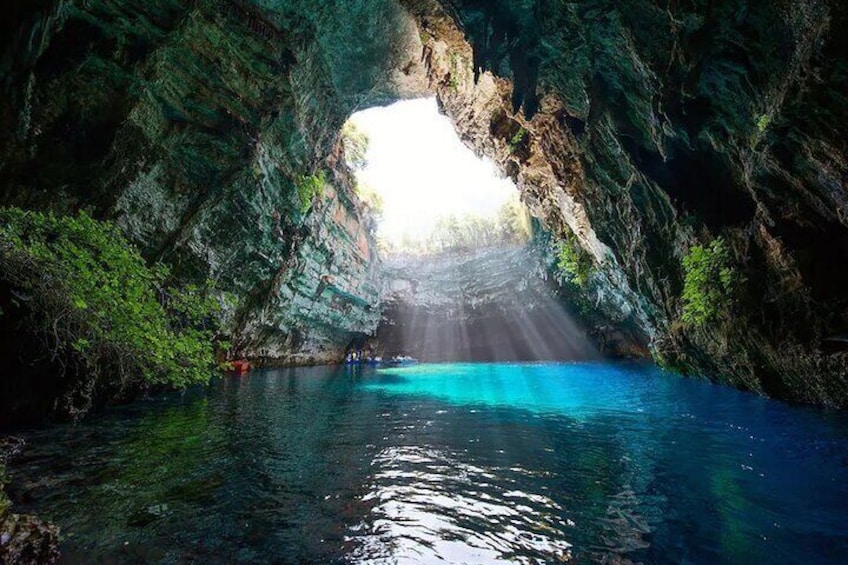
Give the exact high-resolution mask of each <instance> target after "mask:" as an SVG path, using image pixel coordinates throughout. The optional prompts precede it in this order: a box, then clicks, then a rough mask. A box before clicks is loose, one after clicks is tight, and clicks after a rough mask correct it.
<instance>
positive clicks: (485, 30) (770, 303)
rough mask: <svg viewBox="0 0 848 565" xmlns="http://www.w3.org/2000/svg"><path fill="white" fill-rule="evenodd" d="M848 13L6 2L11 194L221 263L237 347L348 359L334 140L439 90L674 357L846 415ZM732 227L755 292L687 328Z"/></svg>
mask: <svg viewBox="0 0 848 565" xmlns="http://www.w3.org/2000/svg"><path fill="white" fill-rule="evenodd" d="M754 4H756V5H754ZM846 9H847V8H846V7H845V6H844V3H842V2H837V1H835V0H833V1H826V0H804V1H802V0H782V1H780V2H771V3H767V2H759V3H750V2H744V1H742V0H736V1H732V0H724V1H719V2H716V1H707V0H703V1H699V0H692V1H688V2H671V3H669V2H666V1H662V2H660V1H653V0H622V1H616V2H612V1H592V2H572V3H566V2H552V1H550V0H492V1H488V0H487V1H483V0H444V1H443V2H437V1H435V0H433V1H420V0H415V1H413V0H398V1H395V0H353V1H350V2H308V1H306V0H296V1H292V2H280V1H271V0H261V1H260V0H238V1H236V0H232V1H224V0H197V1H195V2H181V1H176V0H155V1H151V2H144V3H140V2H129V1H127V0H89V1H87V2H80V1H74V0H42V1H40V2H22V1H19V2H13V3H12V6H11V7H10V8H8V10H7V12H6V13H7V16H8V17H7V18H4V22H3V24H2V26H3V36H2V42H3V43H2V44H3V58H2V61H0V69H2V71H0V72H1V73H2V77H3V84H2V89H3V96H2V97H0V120H2V128H3V129H2V134H0V155H2V157H0V159H1V160H0V201H2V202H3V203H6V204H17V205H23V206H30V207H36V208H51V209H57V210H69V209H76V208H81V207H83V208H87V209H90V210H91V211H93V212H94V213H96V214H97V215H99V216H100V217H107V218H112V219H114V220H115V221H116V222H117V223H118V224H119V225H121V226H122V227H123V228H124V230H125V231H126V232H127V233H128V234H129V235H130V236H131V237H132V238H133V239H134V241H135V242H136V243H137V244H138V245H139V246H140V247H141V248H142V249H143V250H144V251H145V253H146V255H147V256H148V257H149V258H150V259H162V260H165V261H167V262H169V263H171V264H173V265H174V267H175V268H176V270H177V271H178V272H180V273H182V274H184V275H186V276H188V277H194V278H198V279H200V278H206V277H212V278H214V279H217V280H218V281H219V284H220V285H221V286H222V287H223V288H224V289H226V290H230V291H232V292H234V293H235V294H236V295H237V296H238V297H239V298H240V302H239V306H238V308H237V309H236V310H235V311H234V312H232V315H233V328H234V332H235V335H236V341H237V343H238V344H239V346H240V347H241V348H242V350H243V351H244V352H245V353H248V354H251V355H255V356H264V357H268V358H273V359H277V360H280V361H282V362H309V361H321V360H332V359H336V358H338V357H339V356H340V354H341V352H342V351H343V350H344V347H345V345H346V344H347V342H348V341H349V340H350V339H351V338H352V337H353V336H356V335H361V334H363V333H368V332H370V331H373V329H374V328H375V327H376V325H377V323H378V321H379V308H378V304H379V301H380V297H379V288H380V281H379V271H380V266H379V261H378V259H377V257H376V253H375V251H374V245H373V240H372V238H371V236H370V229H369V223H368V219H367V218H366V217H365V215H364V214H363V212H362V208H361V206H360V205H359V203H358V201H357V199H356V197H355V196H354V195H353V194H352V191H351V188H350V184H351V183H350V179H349V173H348V172H347V171H345V170H344V167H343V165H342V164H341V159H339V153H338V145H337V134H338V131H339V129H340V126H341V124H342V123H343V121H344V119H345V118H346V117H347V116H348V115H350V113H352V112H353V111H355V110H357V109H362V108H364V107H367V106H370V105H374V104H381V103H386V102H389V101H391V100H395V99H398V98H403V97H412V96H419V95H422V94H424V93H426V92H431V93H435V94H436V96H437V98H438V100H439V102H440V105H441V107H442V108H443V109H444V111H445V113H446V114H447V115H448V116H449V117H450V118H451V119H452V120H453V122H454V124H455V125H456V128H457V131H458V132H459V134H460V135H461V136H462V137H463V139H464V140H465V141H466V142H467V143H468V144H469V145H470V146H472V147H473V148H474V149H475V150H476V151H478V152H479V153H481V154H486V155H488V156H490V157H491V158H493V159H494V160H495V161H496V162H497V163H498V164H499V165H500V166H501V167H502V169H503V170H504V172H505V173H506V174H508V175H509V176H510V177H512V178H513V179H515V180H516V182H517V184H518V186H519V187H520V189H521V190H522V195H523V198H524V200H525V201H526V202H527V203H528V205H529V206H530V208H531V210H532V212H533V214H534V215H535V216H536V217H538V218H539V219H540V220H541V221H542V224H543V226H544V227H545V229H546V230H547V231H548V232H550V233H552V234H553V235H554V236H555V237H565V236H566V235H568V234H569V233H573V234H574V236H575V237H576V239H577V241H579V243H580V245H581V246H582V247H583V248H584V249H585V250H586V251H587V252H588V253H590V254H591V256H592V257H593V260H594V263H595V270H594V273H593V275H592V276H591V278H590V281H589V283H588V285H587V286H586V288H585V289H584V293H585V298H586V300H588V301H589V303H591V304H593V305H594V306H595V308H597V310H598V311H599V312H601V313H603V316H605V317H606V318H607V320H609V321H610V324H612V325H622V326H628V327H639V328H641V331H642V333H643V334H644V336H645V338H644V341H645V342H646V343H650V345H651V347H652V349H653V351H654V352H655V353H657V354H658V355H659V356H661V358H662V359H663V360H665V361H666V362H668V363H670V364H673V365H675V366H678V367H680V368H683V369H687V370H691V371H693V372H697V373H702V374H707V375H709V376H711V377H713V378H716V379H718V380H721V381H723V382H727V383H730V384H733V385H735V386H739V387H742V388H748V389H751V390H755V391H758V392H761V393H768V394H771V395H775V396H781V397H785V398H793V399H798V400H803V401H808V402H816V403H823V404H829V405H844V404H845V402H846V401H848V400H846V399H848V394H846V388H848V386H846V381H847V380H848V371H846V353H845V351H844V349H841V348H840V347H833V346H831V345H828V347H827V348H825V349H822V348H821V346H820V344H821V343H822V341H823V340H824V339H826V338H827V337H829V336H831V335H837V334H841V333H844V332H845V331H846V326H848V312H846V307H848V268H846V266H845V265H848V191H846V178H848V164H846V155H847V154H848V147H846V141H845V138H844V136H843V135H842V132H841V131H840V127H841V126H842V125H843V124H845V123H848V101H846V99H845V93H846V92H848V60H847V59H848V56H846V51H848V45H846V41H848V38H846V36H845V34H844V33H841V31H842V30H844V29H845V26H846V23H848V16H847V15H846ZM516 110H518V112H517V113H516ZM322 169H326V170H327V172H328V175H327V176H328V180H329V186H328V188H327V190H326V191H325V195H324V197H323V198H319V199H317V200H316V202H315V203H314V204H313V206H312V209H311V211H309V212H308V213H302V212H301V209H300V206H299V203H298V199H297V194H296V192H297V191H296V188H295V185H296V181H297V179H298V178H299V177H301V176H302V175H309V174H314V173H316V172H318V171H319V170H322ZM719 236H721V237H723V238H724V239H725V240H726V241H727V242H728V244H729V247H730V249H731V253H732V256H733V260H734V262H735V264H736V265H737V266H738V268H739V269H740V272H741V273H742V275H743V276H744V284H742V286H741V288H740V290H739V296H738V297H737V298H736V302H735V304H734V305H733V308H732V310H731V311H730V312H728V313H727V315H726V316H725V317H724V318H723V320H722V321H718V322H716V323H713V324H710V325H708V326H706V327H702V328H694V327H691V326H687V325H686V324H683V323H682V322H681V307H682V303H681V294H682V288H683V268H682V265H681V263H682V258H683V257H684V255H685V253H686V251H687V249H688V248H689V247H690V246H692V245H694V244H697V243H701V244H704V243H708V242H709V241H711V240H712V239H713V238H716V237H719ZM827 343H828V344H830V343H831V342H827Z"/></svg>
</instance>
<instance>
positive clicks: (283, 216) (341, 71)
mask: <svg viewBox="0 0 848 565" xmlns="http://www.w3.org/2000/svg"><path fill="white" fill-rule="evenodd" d="M6 16H7V17H4V23H3V31H4V33H3V36H2V50H3V51H2V52H3V58H2V60H1V61H0V76H2V86H1V87H2V90H3V95H2V97H0V124H2V133H0V203H3V204H12V205H19V206H23V207H29V208H37V209H53V210H57V211H60V212H62V211H67V210H74V209H78V208H86V209H88V210H89V211H90V212H92V213H93V214H94V215H95V216H97V217H100V218H107V219H112V220H114V221H115V222H117V224H118V225H119V226H121V227H122V228H123V230H124V231H125V232H126V233H127V234H128V235H129V236H130V237H131V239H132V240H133V241H134V242H135V243H136V244H137V245H138V246H139V248H140V249H141V250H142V251H143V252H144V254H145V255H146V257H147V258H149V259H150V260H151V261H158V260H161V261H165V262H167V263H169V264H171V265H172V266H173V267H174V270H175V272H176V273H177V274H178V275H180V276H181V277H184V278H188V279H196V280H203V279H207V278H211V279H213V280H215V281H216V282H217V284H218V286H219V288H221V289H222V290H223V291H227V292H228V293H231V294H232V295H233V296H235V297H236V304H235V305H234V307H233V309H232V311H231V312H229V316H230V319H231V322H232V328H233V332H234V335H233V341H234V343H235V344H236V346H237V347H236V348H237V350H238V351H239V352H240V353H243V354H247V355H250V356H253V357H262V358H268V359H271V358H273V359H274V360H275V361H278V362H297V363H306V362H323V361H331V360H335V359H338V358H340V357H341V356H342V354H343V351H344V348H345V347H346V345H347V343H348V342H349V341H350V339H351V338H352V337H353V336H355V335H358V334H360V333H362V332H369V331H372V330H373V329H374V328H375V327H376V324H377V322H378V320H379V314H378V313H377V312H376V311H375V308H376V307H377V305H378V303H379V298H378V294H377V293H378V288H379V282H378V278H377V273H378V270H379V263H378V261H377V257H376V253H375V246H374V241H373V238H372V235H371V231H372V229H371V227H370V224H369V219H368V218H367V217H366V216H365V215H364V214H363V211H362V206H361V205H360V203H359V202H358V199H357V198H356V196H355V195H354V194H353V191H352V188H351V182H350V175H349V174H348V172H347V171H346V170H345V167H344V165H343V164H342V160H341V159H340V158H339V155H338V147H337V144H338V132H339V130H340V128H341V125H342V123H343V122H344V120H345V119H346V118H347V116H348V115H349V114H350V113H351V112H352V111H353V110H354V109H356V108H358V107H360V106H362V105H366V106H367V105H371V104H376V103H381V102H385V101H390V100H396V99H398V98H400V97H404V96H416V95H418V94H420V93H421V92H422V88H423V87H422V86H421V85H422V84H423V68H422V66H421V65H420V42H418V38H417V34H416V33H414V29H415V27H414V22H413V21H412V19H411V18H410V17H409V15H408V14H406V13H405V12H404V11H403V10H402V9H401V8H400V7H399V6H397V5H396V4H395V3H394V2H391V1H389V0H367V1H366V0H363V1H357V2H338V3H329V4H326V5H324V3H314V2H309V1H300V2H285V3H279V2H262V1H258V0H257V1H255V2H251V1H246V0H234V1H230V0H195V1H192V2H183V1H180V0H153V1H150V2H129V1H126V0H93V1H90V0H85V1H81V0H80V1H76V0H55V1H41V2H17V1H15V2H13V3H12V8H11V9H10V10H9V11H7V14H6ZM416 42H417V43H416ZM351 46H355V47H356V48H355V49H351ZM322 172H323V174H324V175H325V176H326V179H327V186H326V188H325V190H324V194H323V197H316V198H314V199H313V200H314V201H313V203H312V206H311V207H309V206H308V205H309V203H308V202H306V203H305V204H306V208H305V207H304V203H303V202H302V199H301V196H300V194H299V190H298V184H299V183H301V182H302V180H303V179H304V178H309V177H310V176H312V175H315V176H316V177H317V176H318V175H320V174H322Z"/></svg>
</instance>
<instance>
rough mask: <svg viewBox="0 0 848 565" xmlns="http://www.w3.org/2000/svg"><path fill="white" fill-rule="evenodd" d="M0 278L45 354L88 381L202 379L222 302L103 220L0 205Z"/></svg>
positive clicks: (179, 383) (119, 383) (123, 383)
mask: <svg viewBox="0 0 848 565" xmlns="http://www.w3.org/2000/svg"><path fill="white" fill-rule="evenodd" d="M0 278H2V279H4V280H5V281H6V282H7V283H8V284H9V285H10V286H11V287H12V288H13V289H15V294H14V296H16V297H17V298H16V300H18V301H19V305H21V306H22V307H24V306H25V308H26V310H27V311H28V312H29V315H28V318H27V324H28V325H29V326H30V327H31V329H32V330H33V331H34V332H36V333H38V334H39V335H42V336H43V338H44V343H45V346H46V348H47V350H48V351H47V353H48V354H49V355H52V357H53V359H54V360H56V361H58V362H59V363H61V364H62V365H63V366H68V365H71V366H73V367H74V368H75V369H76V370H77V372H78V373H81V374H84V375H85V377H84V378H85V379H87V382H88V387H85V388H86V389H87V390H92V389H94V388H95V387H96V386H101V385H103V386H110V387H114V388H118V389H122V388H124V387H128V386H143V385H145V384H166V385H172V386H176V387H184V386H187V385H190V384H193V383H204V382H206V381H207V380H208V379H209V377H210V376H211V375H212V372H213V371H212V369H213V368H214V365H215V363H214V360H215V359H214V357H215V355H214V353H215V345H214V340H215V338H216V337H217V336H218V335H219V333H220V327H219V323H218V317H217V315H218V313H219V311H220V305H219V302H218V300H217V299H216V298H215V293H214V289H213V287H212V285H211V283H208V284H206V285H204V286H197V285H187V286H175V285H174V284H173V282H172V281H170V279H171V276H170V273H169V271H168V269H167V268H166V267H164V266H162V265H156V266H154V267H153V268H150V267H148V266H147V265H146V264H145V262H144V260H143V259H142V257H141V256H140V255H139V253H138V251H137V250H136V249H135V248H133V247H132V245H130V243H129V242H128V241H127V240H126V239H125V238H124V237H123V236H122V235H121V233H120V232H119V231H118V229H117V228H116V227H115V226H113V225H112V224H110V223H106V222H99V221H97V220H94V219H92V218H91V217H89V216H88V215H87V214H85V213H80V214H79V215H77V216H55V215H53V214H42V213H37V212H29V211H23V210H20V209H16V208H0Z"/></svg>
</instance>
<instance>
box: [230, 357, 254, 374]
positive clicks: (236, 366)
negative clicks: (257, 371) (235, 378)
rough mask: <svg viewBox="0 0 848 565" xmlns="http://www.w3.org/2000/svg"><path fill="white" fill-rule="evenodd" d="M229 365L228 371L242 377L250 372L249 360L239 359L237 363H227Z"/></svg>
mask: <svg viewBox="0 0 848 565" xmlns="http://www.w3.org/2000/svg"><path fill="white" fill-rule="evenodd" d="M227 365H228V368H227V370H228V371H230V372H233V373H238V374H240V375H243V374H244V373H247V372H248V371H250V361H248V360H247V359H238V360H236V361H230V362H229V363H227Z"/></svg>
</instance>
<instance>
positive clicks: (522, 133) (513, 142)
mask: <svg viewBox="0 0 848 565" xmlns="http://www.w3.org/2000/svg"><path fill="white" fill-rule="evenodd" d="M525 137H527V130H526V129H524V128H523V127H520V128H518V131H517V132H515V135H513V136H512V139H510V140H509V150H510V152H511V153H512V152H515V149H516V148H517V147H518V146H519V145H521V142H522V141H524V138H525Z"/></svg>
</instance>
